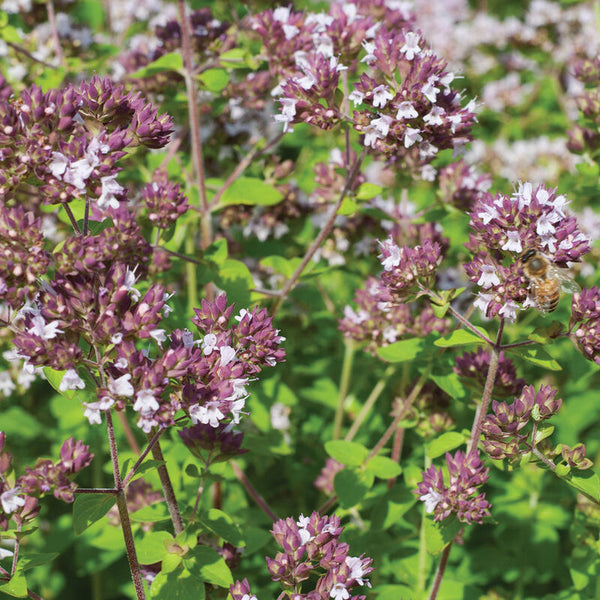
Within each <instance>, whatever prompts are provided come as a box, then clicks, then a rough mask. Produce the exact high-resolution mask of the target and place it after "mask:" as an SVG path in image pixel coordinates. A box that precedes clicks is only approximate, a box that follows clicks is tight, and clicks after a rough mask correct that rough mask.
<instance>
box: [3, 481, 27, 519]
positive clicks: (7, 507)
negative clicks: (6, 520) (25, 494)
mask: <svg viewBox="0 0 600 600" xmlns="http://www.w3.org/2000/svg"><path fill="white" fill-rule="evenodd" d="M20 491H21V488H19V487H16V488H12V489H10V490H6V492H3V493H2V494H0V503H2V510H3V511H4V512H5V514H7V515H10V514H11V513H13V512H15V510H18V509H19V507H21V506H25V498H21V496H19V495H18V494H19V492H20Z"/></svg>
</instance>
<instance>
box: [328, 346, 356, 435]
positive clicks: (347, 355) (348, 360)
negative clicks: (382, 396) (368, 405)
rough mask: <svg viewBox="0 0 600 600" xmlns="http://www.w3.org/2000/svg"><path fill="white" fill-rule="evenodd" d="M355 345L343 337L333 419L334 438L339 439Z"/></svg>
mask: <svg viewBox="0 0 600 600" xmlns="http://www.w3.org/2000/svg"><path fill="white" fill-rule="evenodd" d="M354 353H355V346H354V342H353V341H352V340H349V339H348V338H344V362H343V363H342V373H341V376H340V391H339V394H338V403H337V408H336V411H335V418H334V420H333V435H332V438H333V439H334V440H337V439H339V437H340V435H341V433H342V422H343V420H344V404H345V402H346V398H347V396H348V389H349V387H350V377H351V375H352V363H353V362H354Z"/></svg>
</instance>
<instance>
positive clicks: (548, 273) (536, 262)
mask: <svg viewBox="0 0 600 600" xmlns="http://www.w3.org/2000/svg"><path fill="white" fill-rule="evenodd" d="M521 263H522V264H523V271H524V272H525V277H526V278H527V280H528V282H529V290H530V294H531V299H532V300H533V302H534V304H535V307H536V308H537V309H538V310H539V311H540V312H545V313H551V312H552V311H554V310H556V307H557V306H558V301H559V300H560V292H561V290H562V291H564V292H567V293H571V294H572V293H573V292H576V291H578V290H579V289H580V288H579V286H578V285H577V283H575V281H573V273H572V271H571V270H570V269H563V268H560V267H557V266H556V265H554V264H552V263H551V262H550V260H549V259H548V258H546V257H545V256H544V255H543V254H540V253H539V252H538V251H537V250H527V252H525V253H524V254H523V256H521Z"/></svg>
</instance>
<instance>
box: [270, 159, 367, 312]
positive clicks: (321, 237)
mask: <svg viewBox="0 0 600 600" xmlns="http://www.w3.org/2000/svg"><path fill="white" fill-rule="evenodd" d="M365 155H366V148H363V151H362V152H361V154H360V156H359V157H358V158H357V159H356V162H355V163H354V166H353V167H352V170H351V171H350V173H349V174H348V177H346V184H345V185H344V189H343V190H342V192H341V194H340V197H339V198H338V200H337V202H336V203H335V205H334V206H332V207H331V212H330V213H329V216H328V217H327V222H326V223H325V225H323V229H321V231H320V232H319V235H317V237H316V238H315V241H314V242H313V243H312V245H311V246H310V248H309V249H308V250H307V252H306V254H305V255H304V258H303V259H302V262H301V263H300V264H299V265H298V268H297V269H296V270H295V271H294V273H293V274H292V276H291V277H290V278H289V279H288V280H287V281H286V283H285V285H284V286H283V288H282V289H281V291H280V292H279V296H278V297H277V298H276V299H275V302H273V305H272V306H271V314H272V315H274V314H275V313H276V312H277V311H278V310H279V307H280V305H281V303H282V302H283V300H284V299H285V298H286V296H287V295H288V294H289V292H290V291H291V290H292V288H293V287H294V286H295V285H296V282H297V281H298V279H299V278H300V275H302V273H303V272H304V269H306V266H307V265H308V263H309V262H310V261H311V259H312V257H313V256H314V255H315V252H316V251H317V250H318V249H319V248H320V247H321V244H322V243H323V242H324V241H325V238H326V237H327V236H328V235H329V233H330V232H331V230H332V228H333V225H334V223H335V219H336V217H337V213H338V210H339V208H340V206H341V205H342V202H343V201H344V198H345V197H346V194H347V193H348V191H349V190H350V188H351V187H352V184H353V183H354V180H355V179H356V177H357V175H358V173H359V171H360V166H361V165H362V161H363V160H364V158H365Z"/></svg>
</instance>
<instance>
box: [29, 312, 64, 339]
mask: <svg viewBox="0 0 600 600" xmlns="http://www.w3.org/2000/svg"><path fill="white" fill-rule="evenodd" d="M27 333H32V334H33V335H37V336H38V337H41V338H42V339H44V340H52V339H54V338H55V337H56V336H57V334H59V333H63V330H62V329H59V328H58V321H51V322H50V323H46V320H45V319H44V317H42V315H36V316H35V317H33V318H32V319H31V327H30V328H29V329H28V330H27Z"/></svg>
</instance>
